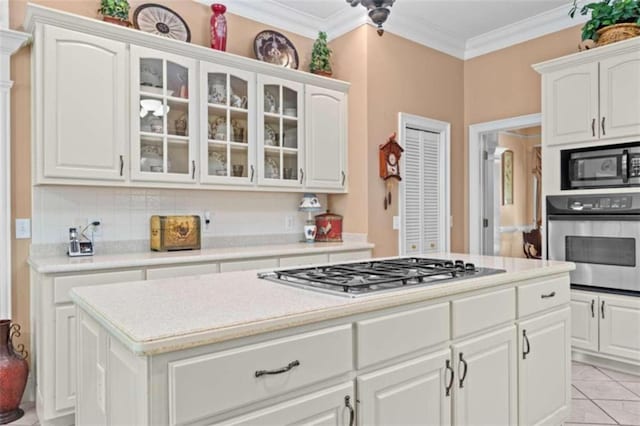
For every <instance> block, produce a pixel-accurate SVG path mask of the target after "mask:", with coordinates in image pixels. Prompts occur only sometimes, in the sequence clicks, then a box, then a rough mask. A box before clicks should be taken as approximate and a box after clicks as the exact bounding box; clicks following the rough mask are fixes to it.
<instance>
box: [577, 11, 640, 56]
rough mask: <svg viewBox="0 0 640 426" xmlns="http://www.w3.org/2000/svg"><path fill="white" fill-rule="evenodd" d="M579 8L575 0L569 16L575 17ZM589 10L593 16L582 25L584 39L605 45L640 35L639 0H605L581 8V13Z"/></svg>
mask: <svg viewBox="0 0 640 426" xmlns="http://www.w3.org/2000/svg"><path fill="white" fill-rule="evenodd" d="M578 8H579V7H578V4H577V0H573V7H572V8H571V10H570V11H569V16H571V17H572V18H573V17H574V16H575V14H576V12H577V11H578ZM589 12H591V17H590V19H589V20H588V21H587V22H586V23H585V24H584V26H583V27H582V40H593V41H594V42H595V43H596V46H604V45H606V44H610V43H615V42H616V41H622V40H626V39H628V38H632V37H637V36H639V35H640V2H639V0H603V1H599V2H593V3H588V4H586V5H584V6H583V7H582V8H581V9H580V14H581V15H587V14H588V13H589Z"/></svg>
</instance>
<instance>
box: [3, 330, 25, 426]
mask: <svg viewBox="0 0 640 426" xmlns="http://www.w3.org/2000/svg"><path fill="white" fill-rule="evenodd" d="M14 337H20V326H19V325H17V324H11V321H10V320H8V319H0V424H2V425H3V424H6V423H10V422H12V421H15V420H17V419H19V418H20V417H22V415H23V414H24V412H23V411H22V410H21V409H20V401H21V400H22V394H23V393H24V387H25V386H26V384H27V374H28V373H29V366H28V365H27V361H26V360H25V358H26V357H27V354H26V352H25V350H24V346H23V345H18V346H17V347H14V346H13V338H14Z"/></svg>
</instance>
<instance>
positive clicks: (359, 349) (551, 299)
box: [71, 253, 573, 425]
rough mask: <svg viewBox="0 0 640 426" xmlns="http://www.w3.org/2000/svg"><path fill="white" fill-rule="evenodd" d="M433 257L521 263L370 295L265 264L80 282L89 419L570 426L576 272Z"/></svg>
mask: <svg viewBox="0 0 640 426" xmlns="http://www.w3.org/2000/svg"><path fill="white" fill-rule="evenodd" d="M429 257H433V258H441V259H450V258H456V259H462V260H464V261H467V262H473V263H475V264H476V265H477V266H482V267H489V268H499V269H504V270H505V271H506V272H505V273H501V274H496V275H490V276H482V277H478V278H469V279H465V280H460V281H455V282H446V283H442V284H435V285H429V286H410V287H406V288H403V289H401V290H397V291H393V292H387V293H382V294H372V295H367V296H365V297H360V298H348V297H340V296H333V295H329V294H323V293H320V292H316V291H310V290H305V289H300V288H295V287H291V286H288V285H283V284H278V283H274V282H271V281H268V280H263V279H259V278H258V277H257V274H256V272H255V271H248V272H247V271H244V272H230V273H224V274H216V275H201V276H192V277H185V278H181V279H164V280H156V281H144V282H135V283H124V284H111V285H109V286H91V287H83V288H75V289H73V290H72V292H71V298H72V299H73V301H74V302H75V303H76V305H77V309H78V312H77V318H78V320H77V324H78V344H77V348H78V353H77V356H78V376H77V409H76V423H77V424H92V425H93V424H136V425H142V424H153V425H160V424H171V425H174V424H175V425H178V424H180V425H182V424H218V423H220V424H259V425H265V424H274V425H275V424H284V423H285V422H286V423H300V422H304V423H322V424H336V425H350V424H356V422H357V424H360V425H365V424H366V425H369V424H377V425H391V424H450V423H451V422H452V419H455V423H456V424H492V425H498V424H504V425H513V424H527V425H528V424H560V423H562V422H563V421H564V420H565V419H566V417H567V416H568V414H569V402H570V398H571V395H570V370H569V369H570V357H571V352H570V346H569V345H570V327H569V322H570V320H569V318H570V313H569V272H570V271H571V270H572V269H573V265H572V264H570V263H563V262H548V261H531V260H524V259H512V258H499V257H483V256H469V255H458V254H451V253H442V254H434V255H430V256H429ZM356 401H357V403H356Z"/></svg>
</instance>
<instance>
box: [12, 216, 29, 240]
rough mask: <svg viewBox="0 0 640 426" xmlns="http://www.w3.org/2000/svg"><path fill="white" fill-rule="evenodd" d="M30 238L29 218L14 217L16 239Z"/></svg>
mask: <svg viewBox="0 0 640 426" xmlns="http://www.w3.org/2000/svg"><path fill="white" fill-rule="evenodd" d="M29 238H31V219H16V240H26V239H29Z"/></svg>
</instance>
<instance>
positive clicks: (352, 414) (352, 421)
mask: <svg viewBox="0 0 640 426" xmlns="http://www.w3.org/2000/svg"><path fill="white" fill-rule="evenodd" d="M344 406H345V407H347V408H348V409H349V426H354V425H355V421H356V410H354V409H353V405H351V397H350V396H349V395H347V396H345V397H344Z"/></svg>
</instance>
